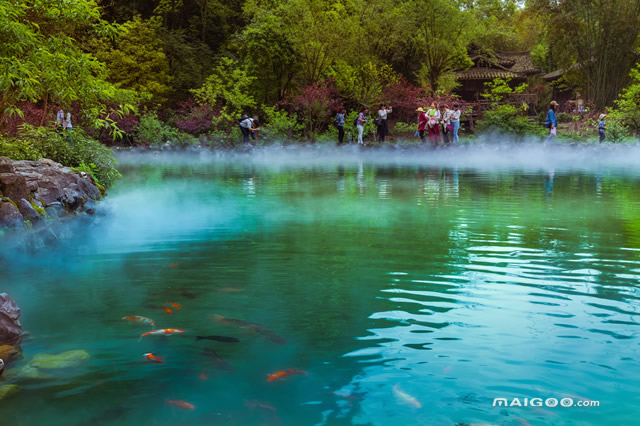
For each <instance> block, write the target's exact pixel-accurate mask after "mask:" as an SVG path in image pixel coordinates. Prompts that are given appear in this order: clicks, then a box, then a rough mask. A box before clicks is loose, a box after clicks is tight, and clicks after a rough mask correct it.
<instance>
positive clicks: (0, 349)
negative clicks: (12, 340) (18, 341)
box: [0, 345, 18, 362]
mask: <svg viewBox="0 0 640 426" xmlns="http://www.w3.org/2000/svg"><path fill="white" fill-rule="evenodd" d="M17 353H18V350H17V349H16V348H14V347H13V346H11V345H0V359H3V360H5V361H7V362H9V361H10V360H11V358H12V357H13V355H15V354H17Z"/></svg>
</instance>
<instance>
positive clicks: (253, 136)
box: [249, 116, 260, 142]
mask: <svg viewBox="0 0 640 426" xmlns="http://www.w3.org/2000/svg"><path fill="white" fill-rule="evenodd" d="M249 120H251V128H250V129H249V131H250V132H251V139H253V141H254V142H257V141H258V135H257V133H258V131H259V130H260V127H258V125H259V123H258V117H256V116H254V117H253V118H249Z"/></svg>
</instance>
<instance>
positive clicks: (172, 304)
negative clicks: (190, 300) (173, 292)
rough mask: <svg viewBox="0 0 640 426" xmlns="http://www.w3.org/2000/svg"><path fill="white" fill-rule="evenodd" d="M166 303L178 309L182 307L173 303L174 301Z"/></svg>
mask: <svg viewBox="0 0 640 426" xmlns="http://www.w3.org/2000/svg"><path fill="white" fill-rule="evenodd" d="M167 303H169V304H170V305H171V306H173V307H174V308H176V309H180V308H181V307H182V306H180V305H178V304H177V303H174V302H167Z"/></svg>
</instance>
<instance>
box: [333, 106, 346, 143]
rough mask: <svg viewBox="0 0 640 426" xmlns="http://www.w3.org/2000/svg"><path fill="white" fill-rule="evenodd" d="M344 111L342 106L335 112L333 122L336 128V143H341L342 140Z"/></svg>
mask: <svg viewBox="0 0 640 426" xmlns="http://www.w3.org/2000/svg"><path fill="white" fill-rule="evenodd" d="M346 113H347V111H345V110H344V108H343V109H341V110H340V111H338V113H337V114H336V121H335V123H336V127H337V128H338V145H342V144H343V142H344V116H345V114H346Z"/></svg>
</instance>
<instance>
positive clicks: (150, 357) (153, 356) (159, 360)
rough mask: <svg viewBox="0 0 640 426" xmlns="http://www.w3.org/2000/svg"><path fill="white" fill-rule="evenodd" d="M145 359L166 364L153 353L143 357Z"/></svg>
mask: <svg viewBox="0 0 640 426" xmlns="http://www.w3.org/2000/svg"><path fill="white" fill-rule="evenodd" d="M142 356H143V357H144V358H146V359H148V360H149V361H153V362H157V363H159V364H164V361H162V360H161V359H160V358H158V357H156V356H155V355H154V354H152V353H151V352H147V353H146V354H144V355H142Z"/></svg>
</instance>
